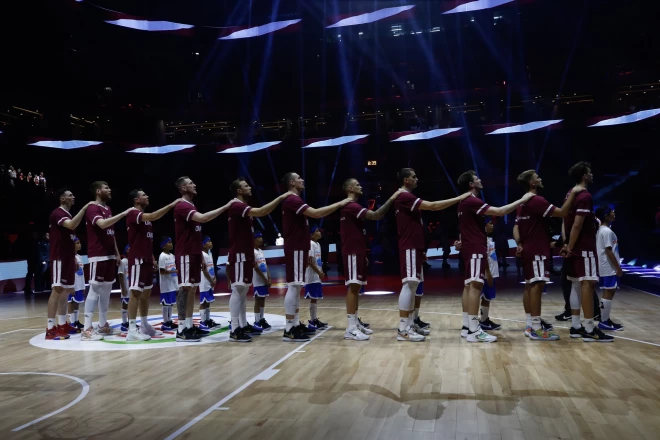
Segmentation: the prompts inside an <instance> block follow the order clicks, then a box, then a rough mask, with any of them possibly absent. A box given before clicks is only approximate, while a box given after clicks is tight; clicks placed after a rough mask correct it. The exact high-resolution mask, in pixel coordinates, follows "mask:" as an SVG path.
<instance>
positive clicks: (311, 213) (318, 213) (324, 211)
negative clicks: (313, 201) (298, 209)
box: [303, 198, 353, 218]
mask: <svg viewBox="0 0 660 440" xmlns="http://www.w3.org/2000/svg"><path fill="white" fill-rule="evenodd" d="M352 201H353V199H348V198H347V199H344V200H342V201H340V202H337V203H333V204H332V205H328V206H324V207H323V208H312V207H311V206H309V207H307V209H305V212H304V213H303V214H304V215H305V216H307V217H311V218H321V217H325V216H327V215H330V214H332V213H333V212H335V211H336V210H338V209H340V208H343V207H344V206H346V205H348V204H349V203H351V202H352Z"/></svg>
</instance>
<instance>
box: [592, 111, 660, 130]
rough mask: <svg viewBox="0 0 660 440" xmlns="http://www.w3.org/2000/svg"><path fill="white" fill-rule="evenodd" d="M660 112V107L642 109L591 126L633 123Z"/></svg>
mask: <svg viewBox="0 0 660 440" xmlns="http://www.w3.org/2000/svg"><path fill="white" fill-rule="evenodd" d="M659 114H660V109H654V110H642V111H641V112H636V113H632V114H630V115H625V116H619V117H618V118H611V119H605V120H603V121H600V122H597V123H596V124H594V125H589V127H607V126H610V125H621V124H631V123H633V122H637V121H641V120H643V119H648V118H652V117H653V116H656V115H659Z"/></svg>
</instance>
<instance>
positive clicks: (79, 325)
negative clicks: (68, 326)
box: [73, 321, 85, 330]
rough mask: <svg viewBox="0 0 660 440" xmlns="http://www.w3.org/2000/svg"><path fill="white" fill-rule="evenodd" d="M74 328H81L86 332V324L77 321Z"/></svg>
mask: <svg viewBox="0 0 660 440" xmlns="http://www.w3.org/2000/svg"><path fill="white" fill-rule="evenodd" d="M73 326H74V327H75V328H79V329H81V330H85V324H83V323H81V322H80V321H76V322H74V323H73Z"/></svg>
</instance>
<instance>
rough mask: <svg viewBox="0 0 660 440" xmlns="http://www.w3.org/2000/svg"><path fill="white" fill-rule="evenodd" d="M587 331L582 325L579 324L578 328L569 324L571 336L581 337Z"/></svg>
mask: <svg viewBox="0 0 660 440" xmlns="http://www.w3.org/2000/svg"><path fill="white" fill-rule="evenodd" d="M586 332H587V331H586V330H585V329H584V326H583V325H581V326H580V328H573V326H571V338H573V339H575V338H581V337H582V336H583V335H584V334H585V333H586Z"/></svg>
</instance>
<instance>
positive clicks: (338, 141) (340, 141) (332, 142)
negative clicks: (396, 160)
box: [303, 134, 369, 148]
mask: <svg viewBox="0 0 660 440" xmlns="http://www.w3.org/2000/svg"><path fill="white" fill-rule="evenodd" d="M367 136H369V135H368V134H358V135H355V136H342V137H338V138H334V139H326V140H324V141H318V142H312V143H311V144H309V145H306V146H304V147H303V148H321V147H337V146H339V145H344V144H350V143H351V142H355V141H357V140H360V139H364V138H366V137H367Z"/></svg>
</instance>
